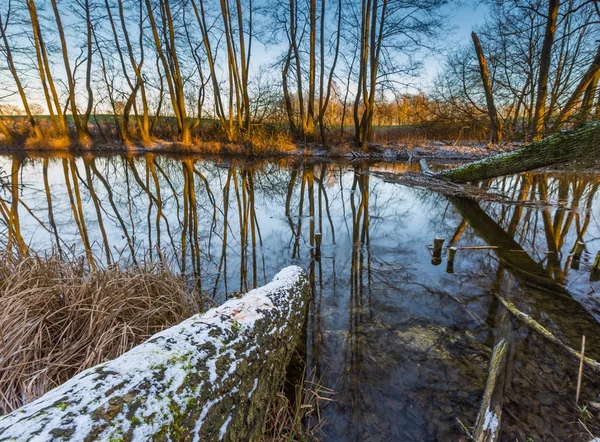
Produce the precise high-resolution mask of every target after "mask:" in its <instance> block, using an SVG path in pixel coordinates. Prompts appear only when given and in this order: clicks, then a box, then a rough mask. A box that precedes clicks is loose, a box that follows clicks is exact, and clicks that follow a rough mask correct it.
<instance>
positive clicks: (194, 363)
mask: <svg viewBox="0 0 600 442" xmlns="http://www.w3.org/2000/svg"><path fill="white" fill-rule="evenodd" d="M307 298H308V283H307V278H306V274H305V273H304V272H303V271H302V269H300V268H299V267H288V268H286V269H284V270H282V271H281V272H280V273H279V274H278V275H277V276H276V277H275V278H274V279H273V281H272V282H271V283H269V284H267V285H266V286H264V287H261V288H259V289H256V290H252V291H251V292H249V293H248V294H246V295H245V296H243V297H242V298H239V299H233V300H230V301H228V302H226V303H225V304H223V305H222V306H220V307H217V308H215V309H212V310H210V311H208V312H207V313H205V314H203V315H195V316H193V317H191V318H190V319H188V320H186V321H184V322H182V323H181V324H179V325H177V326H175V327H171V328H169V329H167V330H165V331H163V332H161V333H158V334H156V335H154V336H153V337H151V338H150V339H149V340H148V341H146V342H145V343H143V344H141V345H139V346H137V347H135V348H133V349H132V350H130V351H128V352H127V353H125V354H123V355H122V356H121V357H119V358H117V359H115V360H112V361H109V362H107V363H104V364H101V365H98V366H96V367H93V368H91V369H89V370H86V371H84V372H82V373H80V374H79V375H77V376H75V377H74V378H73V379H71V380H70V381H68V382H66V383H65V384H63V385H61V386H59V387H58V388H56V389H54V390H52V391H50V392H49V393H47V394H46V395H44V396H42V397H41V398H40V399H38V400H36V401H34V402H32V403H30V404H28V405H25V406H23V407H21V408H20V409H18V410H15V411H14V412H12V413H10V414H8V415H6V416H3V417H1V418H0V441H9V440H10V441H26V440H27V441H29V440H36V441H50V440H70V441H92V440H107V441H147V440H154V441H166V440H181V441H183V440H185V441H188V440H189V441H192V440H194V441H199V440H206V441H208V440H211V441H212V440H229V441H240V440H247V441H256V440H258V439H259V438H260V437H261V436H262V433H263V429H264V422H265V415H266V413H267V411H268V408H269V405H270V402H271V400H272V398H273V397H274V396H275V395H276V393H277V391H278V389H279V388H280V386H281V382H282V381H283V379H284V376H285V370H286V368H287V365H288V363H289V361H290V358H291V355H292V353H293V351H294V347H295V346H296V344H297V341H298V338H299V336H300V333H301V329H302V324H303V322H304V320H305V316H306V308H307Z"/></svg>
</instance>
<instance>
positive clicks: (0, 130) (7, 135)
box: [0, 115, 13, 142]
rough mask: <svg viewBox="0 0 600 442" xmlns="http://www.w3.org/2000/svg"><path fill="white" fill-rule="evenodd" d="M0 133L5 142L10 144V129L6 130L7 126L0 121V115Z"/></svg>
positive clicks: (11, 136) (0, 118)
mask: <svg viewBox="0 0 600 442" xmlns="http://www.w3.org/2000/svg"><path fill="white" fill-rule="evenodd" d="M0 133H2V135H4V140H5V141H7V142H11V141H12V140H13V135H12V133H11V131H10V129H9V128H8V126H7V125H6V123H4V120H3V119H2V115H0Z"/></svg>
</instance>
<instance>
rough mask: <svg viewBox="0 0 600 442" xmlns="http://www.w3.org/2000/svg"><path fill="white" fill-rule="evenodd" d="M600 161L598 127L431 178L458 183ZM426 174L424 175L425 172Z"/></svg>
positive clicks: (575, 132)
mask: <svg viewBox="0 0 600 442" xmlns="http://www.w3.org/2000/svg"><path fill="white" fill-rule="evenodd" d="M598 158H600V124H599V123H591V124H588V125H586V126H583V127H581V128H579V129H575V130H572V131H569V132H563V133H558V134H556V135H552V136H549V137H547V138H544V139H542V140H540V141H536V142H534V143H531V144H529V145H527V146H525V147H522V148H520V149H517V150H514V151H512V152H507V153H501V154H498V155H493V156H491V157H489V158H485V159H483V160H479V161H473V162H471V163H467V164H464V165H462V166H459V167H457V168H455V169H449V170H444V171H442V172H438V173H435V174H431V175H432V176H434V177H437V178H444V179H446V180H450V181H453V182H457V183H464V182H467V181H479V180H485V179H488V178H495V177H498V176H504V175H512V174H515V173H520V172H527V171H530V170H534V169H539V168H540V167H549V166H556V165H560V164H566V163H570V162H587V161H594V160H598ZM424 172H425V171H424Z"/></svg>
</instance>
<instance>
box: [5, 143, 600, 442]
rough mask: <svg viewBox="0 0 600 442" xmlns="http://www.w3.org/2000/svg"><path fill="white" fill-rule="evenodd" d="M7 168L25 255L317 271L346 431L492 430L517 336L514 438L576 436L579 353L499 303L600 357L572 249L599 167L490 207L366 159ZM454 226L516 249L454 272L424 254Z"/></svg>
mask: <svg viewBox="0 0 600 442" xmlns="http://www.w3.org/2000/svg"><path fill="white" fill-rule="evenodd" d="M6 164H7V168H9V169H10V171H11V172H10V174H9V176H8V181H9V183H8V184H9V186H8V187H7V188H6V189H5V190H3V193H2V198H1V199H0V223H1V227H2V229H0V241H2V244H3V247H6V248H7V249H8V250H11V252H12V253H14V254H26V253H27V251H28V247H32V249H34V250H38V249H37V245H38V244H43V245H44V247H45V246H48V245H49V246H51V247H54V248H56V249H57V251H59V252H62V253H70V251H71V250H73V244H76V246H75V250H76V252H77V254H78V255H82V256H84V259H86V260H88V261H89V262H90V264H91V265H96V266H98V267H102V266H105V265H111V264H113V263H118V262H122V261H125V262H127V261H130V262H134V263H135V262H138V263H143V262H144V261H148V260H152V261H155V260H164V261H167V262H169V264H170V265H171V266H172V268H174V269H176V270H177V271H179V272H182V273H185V274H187V275H189V276H190V279H191V280H192V281H194V282H195V286H196V287H198V289H200V290H203V291H204V293H208V294H210V295H211V296H213V297H216V298H219V299H223V298H225V297H226V296H227V294H230V293H231V292H233V291H242V292H243V291H246V290H249V289H251V288H253V287H256V286H257V285H260V284H262V283H264V282H265V281H266V280H267V279H268V278H269V277H270V276H271V275H272V274H274V273H275V272H276V271H277V270H278V269H279V268H280V267H282V266H283V265H286V264H289V263H292V262H294V263H298V264H300V265H302V266H304V267H305V268H306V269H307V270H308V271H309V277H310V284H311V289H312V294H313V296H312V298H311V310H310V311H311V314H310V317H309V321H308V324H307V347H306V357H307V358H308V361H309V367H311V368H314V369H315V374H316V376H317V378H321V377H323V382H324V383H325V384H326V385H327V386H328V387H330V388H333V389H334V390H335V391H337V392H338V394H337V395H336V398H335V399H336V400H337V402H336V403H335V404H333V405H331V406H330V407H328V408H327V409H326V410H325V411H324V413H325V418H326V419H327V420H328V422H329V423H328V425H327V427H326V428H325V430H326V431H327V432H328V433H329V434H330V435H331V437H332V438H334V439H335V438H336V437H338V438H346V439H354V440H368V438H375V439H377V438H391V439H395V440H417V439H427V438H436V437H437V438H440V439H444V438H449V437H458V436H459V435H460V430H459V429H458V428H457V427H456V425H455V418H456V417H460V418H461V420H463V421H464V422H465V423H467V424H471V425H473V424H474V423H475V418H476V415H477V412H478V405H477V404H478V403H479V401H480V400H481V395H482V391H483V388H484V385H485V380H486V376H487V364H488V361H489V358H490V354H491V348H492V347H493V346H494V345H495V344H497V343H498V342H500V341H501V340H502V339H506V340H507V341H508V342H509V345H510V351H509V354H508V357H507V362H506V365H507V367H508V369H507V370H506V378H505V380H504V381H503V385H505V387H504V388H503V389H502V391H503V392H504V394H503V395H501V398H502V400H503V404H504V407H503V409H504V416H503V430H504V431H505V434H509V433H510V435H511V437H513V438H515V437H516V438H520V437H521V436H522V435H527V436H530V435H531V436H533V435H537V436H538V437H541V438H544V437H546V436H548V434H551V433H549V432H554V434H555V435H565V436H566V435H567V433H568V432H569V431H570V432H572V431H574V430H573V428H572V427H569V426H568V425H567V424H566V423H565V422H570V421H571V420H572V415H570V416H567V415H568V413H571V412H572V411H573V410H572V407H571V406H570V404H571V403H572V399H570V397H569V399H567V396H569V394H571V393H574V390H573V385H572V384H573V382H574V381H575V378H574V373H575V371H576V361H572V360H571V359H569V357H568V356H565V355H564V353H562V350H560V349H555V348H554V346H553V345H552V344H550V343H548V342H547V341H545V340H544V339H543V338H541V337H540V336H538V335H536V334H534V333H532V332H531V331H529V330H527V329H526V328H525V327H523V325H522V324H521V323H519V322H517V321H515V319H514V317H513V316H512V315H511V314H509V313H508V312H507V311H506V309H505V308H504V307H503V306H502V304H501V303H500V302H499V301H498V299H499V298H498V297H499V296H500V297H504V298H506V299H508V300H510V301H511V302H514V303H515V305H517V306H518V308H520V309H521V310H523V311H524V312H526V313H528V314H530V315H531V316H532V317H533V318H535V319H536V320H538V321H539V322H540V323H542V324H543V325H544V326H545V327H547V328H548V329H549V330H551V331H552V332H553V333H555V334H556V335H557V336H559V337H560V338H561V339H563V340H565V342H568V343H569V345H571V346H574V347H576V346H577V344H578V342H579V340H580V337H581V334H583V333H585V334H586V335H587V336H588V338H589V339H590V342H589V355H592V356H593V355H595V356H596V357H598V351H599V349H598V348H596V345H597V344H596V343H595V342H594V341H593V339H592V336H593V335H594V333H597V331H598V325H597V321H596V318H595V317H594V316H593V314H592V313H593V309H589V306H587V305H586V307H588V310H592V313H590V312H589V311H588V310H586V308H584V307H583V306H582V304H581V303H580V302H581V301H582V299H583V298H581V297H578V296H576V295H577V293H579V288H578V287H580V286H582V283H581V282H578V281H579V280H580V279H581V278H582V276H581V275H584V274H585V271H586V269H587V268H586V262H585V260H586V259H587V255H585V256H584V258H583V259H582V266H581V270H573V269H571V265H570V262H569V257H568V255H569V251H570V248H571V247H572V245H573V244H574V242H575V241H577V240H583V241H586V242H588V243H590V244H592V245H593V244H594V243H593V242H592V240H593V239H594V237H593V236H590V233H589V232H588V231H589V230H591V231H592V235H595V237H597V236H598V231H600V228H599V227H598V226H597V224H596V223H594V214H593V210H592V208H593V207H594V205H597V204H598V198H597V190H598V184H599V180H598V177H597V176H593V175H589V176H588V175H578V176H571V175H568V174H564V173H560V174H524V175H521V176H519V177H511V178H504V179H499V180H496V181H493V182H488V183H486V185H488V186H494V187H497V188H498V189H499V190H501V191H504V192H506V193H509V194H510V197H511V199H513V200H518V201H522V202H524V204H513V205H500V204H488V203H482V204H481V205H479V204H476V203H473V202H472V201H468V200H453V199H450V200H447V199H445V198H443V197H442V196H440V195H434V194H428V193H426V192H422V191H416V190H411V189H406V188H402V187H399V186H393V185H388V184H385V183H383V182H381V181H379V180H378V179H373V178H371V177H370V176H369V171H370V170H373V169H374V168H376V167H378V166H377V165H372V164H366V163H364V164H363V163H355V164H353V165H352V167H353V168H352V169H350V168H348V167H347V166H345V165H335V164H322V163H310V162H306V161H294V162H291V163H281V164H276V163H245V162H236V161H231V162H213V161H204V160H200V159H194V158H178V159H168V158H164V157H160V156H153V155H148V156H145V157H143V158H136V157H110V158H92V157H85V158H82V159H75V158H73V157H70V156H65V157H64V158H60V159H58V160H51V159H47V158H46V159H41V160H40V161H36V160H34V161H33V162H32V161H21V160H19V159H10V164H8V163H6ZM386 167H391V166H386ZM38 169H39V172H40V173H37V170H38ZM23 176H24V177H25V179H24V181H25V182H23V179H22V177H23ZM36 177H39V181H36V179H37V178H36ZM39 189H43V191H39ZM438 234H441V235H442V236H443V237H445V238H446V239H447V243H446V244H448V243H450V244H451V245H454V246H458V247H462V246H465V245H466V246H469V245H493V246H497V247H498V248H497V249H493V250H486V251H472V252H471V251H467V250H459V252H458V254H457V264H456V269H455V270H456V273H455V274H453V275H448V274H445V273H444V266H439V267H431V265H430V264H429V260H430V259H429V256H428V254H427V251H426V250H425V247H424V246H425V245H426V244H427V243H429V242H430V241H431V239H432V238H433V237H434V236H435V235H438ZM592 248H593V246H590V249H592ZM590 251H591V250H590ZM586 281H587V280H586ZM584 282H585V281H584ZM567 283H568V284H569V285H567V286H566V287H568V290H567V289H566V288H565V285H566V284H567ZM578 284H579V285H578ZM491 293H494V294H495V295H497V296H495V295H494V294H491ZM578 301H579V302H578ZM540 372H542V373H544V374H545V376H539V373H540ZM585 382H586V383H588V382H589V383H590V384H589V385H590V386H591V387H589V388H587V390H586V389H584V392H586V394H592V393H593V392H594V391H595V388H592V387H593V384H592V383H591V381H589V380H586V381H585ZM585 385H586V384H585V383H584V386H585ZM587 399H588V400H589V398H587ZM527 407H531V408H532V409H535V410H536V411H535V412H529V411H526V410H527ZM548 407H552V409H548ZM520 416H523V418H522V419H521V420H519V419H516V417H520ZM536 416H537V417H536ZM539 416H541V420H540V419H539Z"/></svg>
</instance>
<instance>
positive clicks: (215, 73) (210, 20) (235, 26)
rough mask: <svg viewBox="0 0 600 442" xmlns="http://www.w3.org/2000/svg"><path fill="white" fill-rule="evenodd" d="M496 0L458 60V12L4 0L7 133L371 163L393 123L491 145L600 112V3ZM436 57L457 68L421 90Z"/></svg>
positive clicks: (298, 2) (55, 140)
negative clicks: (319, 154)
mask: <svg viewBox="0 0 600 442" xmlns="http://www.w3.org/2000/svg"><path fill="white" fill-rule="evenodd" d="M475 3H477V2H473V4H474V5H475ZM479 3H481V2H479ZM484 4H485V5H486V6H487V9H488V14H487V16H486V17H487V18H486V20H485V22H484V23H481V24H480V25H479V26H476V27H475V29H474V32H473V34H472V41H469V42H465V44H464V45H463V46H459V47H456V46H455V47H452V48H447V46H448V45H446V44H445V42H446V40H448V35H450V34H451V33H452V29H450V26H448V17H449V16H451V15H452V14H453V13H454V6H455V5H454V4H453V3H451V2H448V1H447V0H360V1H359V0H320V1H317V0H286V1H282V2H277V3H275V2H268V1H265V0H143V1H141V0H140V1H136V0H6V1H4V2H2V5H1V6H0V35H1V39H0V133H1V134H2V137H3V139H4V140H5V141H8V142H11V141H13V142H17V143H22V142H24V141H25V140H27V142H28V143H31V144H35V143H38V144H39V145H45V144H47V145H49V146H52V145H53V146H69V145H79V146H89V145H91V144H92V143H93V142H96V141H97V142H98V143H99V144H101V143H102V142H107V141H115V140H116V141H119V142H121V143H122V144H125V145H129V144H143V145H148V144H150V143H151V142H152V141H153V140H157V139H163V140H172V141H179V142H181V143H182V144H183V145H192V144H194V143H197V142H201V141H208V140H217V141H224V142H228V143H232V142H235V143H242V144H252V143H256V142H258V140H259V139H261V138H265V137H267V136H268V137H271V138H269V140H270V142H274V143H277V142H281V140H284V139H285V140H290V141H307V142H319V143H322V144H323V145H326V144H327V143H329V144H331V143H336V142H340V141H350V142H353V143H355V144H356V145H357V146H360V147H361V148H362V149H363V150H366V149H367V148H368V144H369V143H370V142H374V141H379V140H378V139H377V129H378V128H380V127H381V126H388V127H389V126H401V127H407V126H410V127H412V128H416V129H418V130H419V131H421V132H422V133H423V134H425V136H427V137H430V138H441V139H461V138H462V139H475V140H479V141H488V140H489V141H491V142H494V143H495V142H500V141H502V140H508V141H515V140H518V141H523V140H524V141H528V140H537V139H539V138H541V137H543V136H545V135H548V134H550V133H552V132H555V131H558V130H560V129H563V128H565V127H567V128H570V127H573V126H577V125H581V124H583V123H585V122H586V121H589V120H592V119H595V118H597V117H598V116H599V115H600V94H599V93H598V92H597V86H598V80H599V78H600V46H599V43H598V39H599V38H600V32H599V30H600V27H599V26H598V25H599V23H600V6H599V5H598V4H597V2H596V1H593V0H562V1H561V0H551V1H549V2H544V1H541V0H525V1H521V0H509V1H501V0H487V1H486V2H484ZM433 52H436V53H438V54H440V53H446V55H445V57H446V59H445V62H444V64H443V66H442V68H441V70H440V72H439V73H438V74H437V76H436V77H435V79H434V80H433V82H432V84H429V85H422V87H421V88H422V90H423V91H421V92H416V91H418V90H419V89H418V88H417V86H418V85H419V76H423V74H424V72H423V60H424V58H425V57H427V56H428V55H430V54H432V53H433ZM409 86H410V87H409ZM410 91H414V92H410ZM23 117H24V118H23ZM274 134H275V135H276V136H274Z"/></svg>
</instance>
